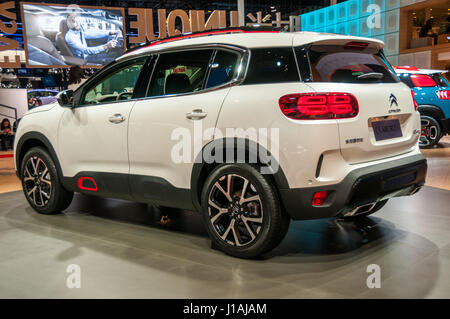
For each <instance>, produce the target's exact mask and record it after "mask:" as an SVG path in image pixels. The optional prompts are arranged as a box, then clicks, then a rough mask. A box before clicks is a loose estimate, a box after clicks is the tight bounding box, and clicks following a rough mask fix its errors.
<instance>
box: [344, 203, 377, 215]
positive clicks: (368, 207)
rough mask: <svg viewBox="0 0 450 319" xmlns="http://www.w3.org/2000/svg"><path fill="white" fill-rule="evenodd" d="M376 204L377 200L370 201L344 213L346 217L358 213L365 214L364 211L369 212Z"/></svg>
mask: <svg viewBox="0 0 450 319" xmlns="http://www.w3.org/2000/svg"><path fill="white" fill-rule="evenodd" d="M376 204H377V202H373V203H370V204H365V205H361V206H358V207H356V208H354V209H352V210H351V211H348V212H346V213H345V214H344V216H345V217H350V216H357V215H361V214H364V213H368V212H370V211H371V210H372V209H373V208H374V207H375V205H376Z"/></svg>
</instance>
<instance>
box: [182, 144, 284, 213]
mask: <svg viewBox="0 0 450 319" xmlns="http://www.w3.org/2000/svg"><path fill="white" fill-rule="evenodd" d="M207 147H209V148H211V149H214V148H215V147H222V149H223V150H224V154H226V152H227V150H228V149H233V150H235V151H236V152H235V153H234V154H237V153H238V152H239V150H241V151H245V154H252V156H256V158H257V159H258V160H259V159H260V158H259V156H258V155H259V154H258V152H260V151H259V150H261V151H263V152H265V153H264V154H267V156H268V157H269V158H270V163H272V166H273V164H275V167H277V169H276V171H274V172H272V173H271V174H268V175H270V176H272V177H273V180H274V183H275V187H276V189H277V191H279V190H280V189H289V183H288V181H287V178H286V175H285V174H284V172H283V170H282V168H281V166H280V164H279V163H278V161H277V160H276V159H275V158H274V157H273V156H272V154H271V153H270V152H269V151H268V150H267V149H266V148H265V147H264V146H262V145H261V144H259V143H257V142H255V141H251V140H249V139H246V138H232V137H228V138H220V139H215V140H213V141H211V142H209V143H208V144H206V145H204V146H203V148H202V150H201V152H200V153H199V154H197V156H196V158H195V162H194V165H193V167H192V173H191V196H192V203H193V204H194V206H195V208H196V209H199V210H200V209H201V203H200V196H201V191H202V189H201V188H202V186H203V183H204V181H205V180H206V177H207V175H206V176H205V171H206V172H207V170H206V168H207V167H209V166H210V165H219V164H221V163H214V162H213V161H212V159H213V155H211V154H208V155H206V158H204V157H203V153H204V150H205V148H207ZM223 163H235V161H225V160H224V161H223ZM255 164H256V163H255ZM263 165H264V164H263ZM266 167H268V168H269V167H270V166H266ZM272 171H273V170H272Z"/></svg>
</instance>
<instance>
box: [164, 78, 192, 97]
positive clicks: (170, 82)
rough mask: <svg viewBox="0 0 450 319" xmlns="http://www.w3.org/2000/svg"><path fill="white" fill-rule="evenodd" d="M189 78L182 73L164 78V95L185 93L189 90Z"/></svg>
mask: <svg viewBox="0 0 450 319" xmlns="http://www.w3.org/2000/svg"><path fill="white" fill-rule="evenodd" d="M190 85H191V83H190V82H189V77H188V76H187V75H186V74H184V73H172V74H169V76H168V77H167V78H166V86H165V88H166V89H165V91H166V92H165V94H177V93H186V92H188V90H189V86H190Z"/></svg>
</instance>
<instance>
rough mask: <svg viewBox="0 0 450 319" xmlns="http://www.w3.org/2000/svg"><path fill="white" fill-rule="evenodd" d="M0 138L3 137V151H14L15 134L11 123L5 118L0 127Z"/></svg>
mask: <svg viewBox="0 0 450 319" xmlns="http://www.w3.org/2000/svg"><path fill="white" fill-rule="evenodd" d="M0 131H1V133H0V135H1V136H0V137H1V147H2V151H7V150H8V149H12V147H13V142H14V132H13V129H12V127H11V123H10V122H9V120H8V119H7V118H4V119H3V121H2V124H1V126H0Z"/></svg>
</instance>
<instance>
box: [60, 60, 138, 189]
mask: <svg viewBox="0 0 450 319" xmlns="http://www.w3.org/2000/svg"><path fill="white" fill-rule="evenodd" d="M145 62H146V58H136V59H133V60H128V61H125V62H120V63H116V64H114V65H112V66H110V67H108V68H107V69H105V70H103V71H102V72H101V73H100V74H99V75H98V76H96V77H95V78H94V79H92V80H90V81H88V82H87V83H86V84H85V85H84V87H82V88H81V93H80V96H79V98H77V97H76V98H75V100H77V99H78V101H75V104H76V105H75V106H74V107H73V108H67V109H66V110H65V111H64V114H63V116H62V119H61V122H60V125H59V141H58V149H59V154H60V157H61V158H60V161H61V163H62V168H63V172H64V176H66V177H72V178H73V182H74V183H75V185H76V186H75V188H76V187H78V188H79V189H78V190H96V191H98V192H102V193H105V194H106V195H114V193H121V192H122V193H129V192H128V190H127V185H128V173H129V161H128V145H127V143H128V140H127V134H128V123H129V116H130V111H131V109H132V107H133V105H134V103H135V98H134V96H133V91H134V90H135V86H136V82H137V80H138V77H139V75H140V73H141V70H142V68H143V67H144V64H145ZM77 93H78V92H77ZM80 178H82V179H80ZM84 181H86V182H87V184H86V185H83V182H84ZM114 187H116V188H114Z"/></svg>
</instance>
